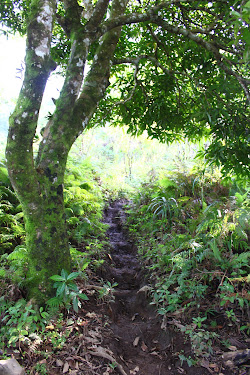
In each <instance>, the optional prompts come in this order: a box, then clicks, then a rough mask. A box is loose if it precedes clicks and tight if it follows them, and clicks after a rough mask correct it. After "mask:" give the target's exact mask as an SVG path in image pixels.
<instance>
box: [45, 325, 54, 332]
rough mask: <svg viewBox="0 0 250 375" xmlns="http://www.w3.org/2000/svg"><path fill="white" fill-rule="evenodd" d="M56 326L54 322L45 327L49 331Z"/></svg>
mask: <svg viewBox="0 0 250 375" xmlns="http://www.w3.org/2000/svg"><path fill="white" fill-rule="evenodd" d="M54 328H55V326H53V324H51V325H50V326H46V327H45V329H47V330H48V331H53V329H54Z"/></svg>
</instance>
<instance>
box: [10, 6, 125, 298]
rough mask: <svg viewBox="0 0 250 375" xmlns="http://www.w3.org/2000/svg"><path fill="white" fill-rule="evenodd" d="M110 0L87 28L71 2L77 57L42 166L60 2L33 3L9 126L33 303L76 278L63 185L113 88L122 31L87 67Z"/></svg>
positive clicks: (109, 37) (115, 10)
mask: <svg viewBox="0 0 250 375" xmlns="http://www.w3.org/2000/svg"><path fill="white" fill-rule="evenodd" d="M108 4H109V0H99V1H98V2H97V3H96V6H95V8H94V10H93V11H92V13H91V14H92V15H91V17H90V19H89V21H88V23H87V24H86V25H85V26H84V29H83V27H82V25H81V23H80V18H79V9H78V7H79V6H78V3H77V2H75V1H68V0H65V9H66V16H67V21H68V25H70V29H71V33H70V37H71V44H72V48H71V55H70V58H69V62H68V67H67V71H66V77H65V81H64V86H63V88H62V91H61V93H60V97H59V98H58V100H57V103H56V109H55V112H54V114H53V116H52V118H51V119H50V120H49V121H48V123H47V125H46V127H45V130H44V133H43V138H42V140H41V142H40V145H39V151H38V155H37V157H36V159H34V155H33V138H34V136H35V133H36V128H37V120H38V113H39V110H40V106H41V101H42V97H43V93H44V89H45V86H46V82H47V79H48V77H49V75H50V73H51V71H52V70H53V69H55V64H54V63H53V61H52V60H51V57H50V46H51V39H52V29H53V19H54V16H55V10H56V0H44V1H43V2H39V4H38V2H37V1H36V0H33V11H32V14H31V21H30V23H29V26H28V30H27V48H26V58H25V66H26V70H25V77H24V81H23V86H22V89H21V92H20V95H19V98H18V102H17V105H16V108H15V110H14V113H13V114H12V116H11V118H10V127H9V133H8V141H7V147H6V159H7V166H8V171H9V176H10V179H11V182H12V184H13V187H14V188H15V191H16V192H17V195H18V197H19V200H20V202H21V204H22V207H23V212H24V217H25V228H26V236H27V237H26V243H27V250H28V254H29V269H28V272H27V279H26V285H27V291H28V295H29V297H30V298H34V299H35V300H36V301H37V302H38V303H44V302H45V301H46V300H47V299H48V297H50V296H51V295H52V294H53V283H52V282H51V280H50V279H49V277H50V276H52V275H54V274H58V273H60V272H61V270H62V269H65V270H67V271H70V267H71V258H70V251H69V243H68V237H67V229H66V222H65V215H64V202H63V182H64V173H65V168H66V162H67V157H68V153H69V151H70V148H71V146H72V144H73V143H74V141H75V140H76V138H77V137H78V136H79V135H80V134H81V133H82V131H83V130H84V129H85V128H86V126H87V124H88V122H89V120H90V118H91V116H92V115H93V113H94V111H95V109H96V107H97V105H98V102H99V100H100V99H102V98H103V96H104V93H105V91H106V88H107V87H108V85H109V75H110V67H111V60H112V57H113V54H114V51H115V48H116V45H117V43H118V40H119V37H120V31H121V28H116V29H114V30H112V31H109V32H107V33H106V34H105V35H104V37H103V38H102V42H101V43H100V46H99V47H98V48H97V50H96V55H95V58H94V61H93V64H92V67H91V69H90V71H89V73H88V75H87V77H86V78H85V81H84V84H83V77H84V66H85V62H86V58H87V55H88V52H89V47H90V45H91V44H92V43H93V42H94V41H95V38H96V33H97V28H98V24H99V23H100V22H101V21H102V19H103V17H104V15H105V13H106V11H107V7H108ZM126 4H127V0H125V1H123V2H120V1H119V0H114V1H113V3H112V9H111V11H110V17H111V18H112V17H113V16H117V15H118V14H121V13H122V12H124V10H125V8H126Z"/></svg>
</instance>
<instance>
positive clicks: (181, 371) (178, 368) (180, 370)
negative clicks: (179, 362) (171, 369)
mask: <svg viewBox="0 0 250 375" xmlns="http://www.w3.org/2000/svg"><path fill="white" fill-rule="evenodd" d="M177 371H178V372H179V374H184V371H185V370H184V369H183V368H181V367H177Z"/></svg>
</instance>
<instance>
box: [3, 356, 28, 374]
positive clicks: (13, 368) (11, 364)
mask: <svg viewBox="0 0 250 375" xmlns="http://www.w3.org/2000/svg"><path fill="white" fill-rule="evenodd" d="M0 375H25V371H24V369H23V368H22V367H21V366H20V365H19V363H18V362H17V360H16V359H14V358H10V359H2V360H0Z"/></svg>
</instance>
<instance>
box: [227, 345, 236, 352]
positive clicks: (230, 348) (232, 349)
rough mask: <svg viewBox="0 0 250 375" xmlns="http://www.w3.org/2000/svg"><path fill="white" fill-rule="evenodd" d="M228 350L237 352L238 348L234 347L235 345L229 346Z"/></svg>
mask: <svg viewBox="0 0 250 375" xmlns="http://www.w3.org/2000/svg"><path fill="white" fill-rule="evenodd" d="M228 349H229V350H231V351H232V352H236V350H237V348H236V346H233V345H231V346H229V347H228Z"/></svg>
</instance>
